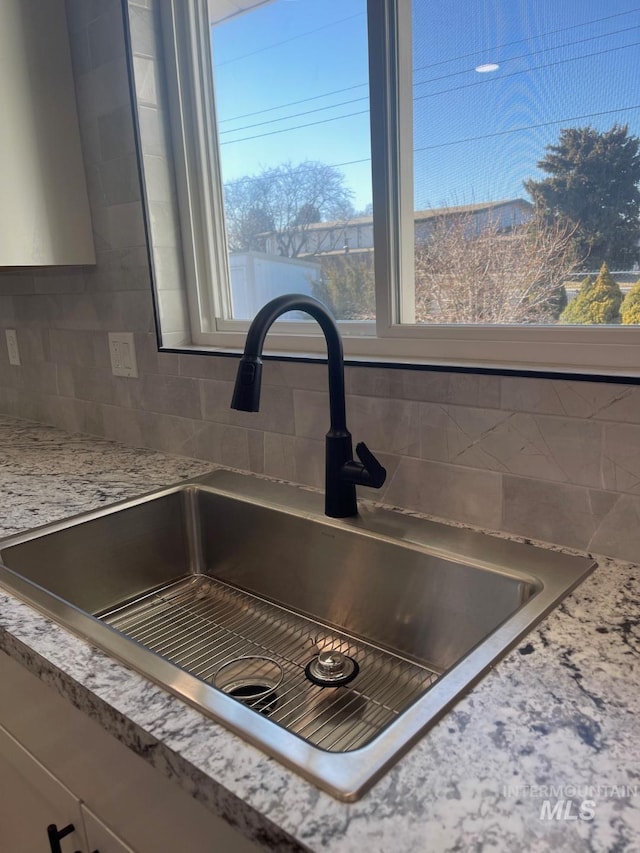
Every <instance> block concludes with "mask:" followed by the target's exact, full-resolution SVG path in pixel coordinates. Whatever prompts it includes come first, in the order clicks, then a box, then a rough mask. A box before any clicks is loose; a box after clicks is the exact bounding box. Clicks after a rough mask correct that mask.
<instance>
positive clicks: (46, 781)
mask: <svg viewBox="0 0 640 853" xmlns="http://www.w3.org/2000/svg"><path fill="white" fill-rule="evenodd" d="M50 824H55V825H56V826H57V828H58V829H59V830H60V829H63V828H64V827H66V826H68V825H69V824H72V825H73V826H74V831H73V832H70V833H69V834H68V835H66V836H65V837H64V838H62V839H61V840H60V848H61V850H62V851H63V853H74V851H76V850H78V851H85V850H86V849H87V848H86V844H85V838H84V830H83V827H82V816H81V813H80V803H79V802H78V800H77V799H76V797H74V796H73V794H72V793H71V792H70V791H69V790H68V789H67V788H65V787H64V785H61V784H60V782H58V780H57V779H56V778H55V777H54V776H52V775H51V774H50V773H49V771H48V770H47V769H46V768H45V767H43V766H42V765H41V764H40V763H39V762H38V761H36V760H35V759H34V758H33V756H31V755H30V754H29V753H28V752H27V751H26V750H25V749H24V748H23V747H22V746H21V744H20V743H19V742H18V741H17V740H15V738H13V737H12V736H11V735H10V734H9V733H8V732H7V731H6V730H5V729H3V728H2V727H1V726H0V849H1V850H2V851H3V853H4V851H6V853H49V851H50V850H51V845H50V842H49V839H48V837H47V827H48V826H49V825H50ZM114 849H115V848H114Z"/></svg>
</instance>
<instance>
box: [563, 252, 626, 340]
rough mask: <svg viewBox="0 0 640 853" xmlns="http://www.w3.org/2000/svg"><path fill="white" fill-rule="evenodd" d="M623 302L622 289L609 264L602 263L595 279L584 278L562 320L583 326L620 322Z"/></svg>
mask: <svg viewBox="0 0 640 853" xmlns="http://www.w3.org/2000/svg"><path fill="white" fill-rule="evenodd" d="M621 303H622V291H621V290H620V287H619V285H618V283H617V282H616V281H614V279H613V277H612V276H611V273H610V272H609V268H608V267H607V265H606V264H602V266H601V267H600V272H599V273H598V275H597V276H596V280H595V281H593V282H592V281H591V278H589V277H588V276H587V278H585V279H584V281H583V282H582V286H581V287H580V290H579V291H578V295H577V296H576V297H575V299H573V300H572V301H571V302H570V303H569V304H568V305H567V307H566V308H565V310H564V311H563V312H562V315H561V317H560V320H561V322H563V323H572V324H575V325H582V326H591V325H594V324H604V323H619V322H620V304H621Z"/></svg>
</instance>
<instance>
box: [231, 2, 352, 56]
mask: <svg viewBox="0 0 640 853" xmlns="http://www.w3.org/2000/svg"><path fill="white" fill-rule="evenodd" d="M362 15H364V12H356V14H355V15H349V16H348V17H346V18H340V19H339V20H337V21H330V22H329V23H328V24H323V25H322V26H321V27H316V28H315V29H314V30H307V31H306V32H304V33H298V35H297V36H291V37H290V38H288V39H283V40H282V41H276V42H273V44H268V45H265V47H259V48H258V49H257V50H252V51H250V52H249V53H243V54H241V55H240V56H234V57H233V59H227V60H225V61H224V62H218V63H217V65H216V66H215V67H216V69H217V68H222V67H223V66H224V65H231V63H232V62H239V61H240V60H241V59H247V58H248V57H250V56H256V54H258V53H264V52H265V51H266V50H272V49H273V48H274V47H280V46H281V45H283V44H289V42H292V41H296V40H297V39H301V38H304V37H305V36H310V35H313V33H319V32H320V30H326V29H329V27H335V26H337V25H338V24H344V23H346V22H347V21H352V20H353V19H354V18H361V17H362Z"/></svg>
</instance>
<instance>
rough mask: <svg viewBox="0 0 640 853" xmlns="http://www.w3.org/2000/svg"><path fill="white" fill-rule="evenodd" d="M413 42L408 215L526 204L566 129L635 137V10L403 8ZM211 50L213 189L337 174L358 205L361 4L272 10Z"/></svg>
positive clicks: (232, 26)
mask: <svg viewBox="0 0 640 853" xmlns="http://www.w3.org/2000/svg"><path fill="white" fill-rule="evenodd" d="M401 2H408V0H401ZM413 29H414V55H413V65H414V81H415V82H414V148H415V150H416V154H415V161H414V187H415V198H414V202H415V207H416V209H422V208H427V207H437V206H440V205H446V204H463V203H471V202H480V201H488V200H493V199H500V198H510V197H516V196H522V197H526V193H525V192H524V189H523V188H522V181H523V180H524V179H525V178H528V177H532V176H539V174H540V173H539V172H538V171H537V169H536V162H537V161H538V160H539V159H541V157H543V156H544V148H545V145H547V144H549V143H553V142H555V141H556V140H557V138H558V134H559V132H560V129H561V128H562V127H565V126H580V125H585V124H590V125H592V126H594V127H596V128H598V129H600V130H606V129H608V128H610V127H611V126H612V125H613V124H614V123H615V122H618V123H628V124H629V128H630V131H631V132H632V133H636V134H638V135H640V88H639V87H638V81H639V80H640V53H639V50H640V46H639V44H640V7H638V6H635V5H634V3H633V0H608V2H607V3H606V4H604V3H602V2H596V0H579V2H578V0H562V2H558V0H526V2H524V1H523V0H474V2H471V0H458V2H455V3H454V2H451V0H429V2H426V0H420V2H418V0H416V2H415V3H414V14H413ZM212 52H213V57H214V68H215V82H216V98H217V111H218V122H219V126H220V143H221V150H222V157H223V173H224V177H225V179H226V180H228V179H232V178H239V177H244V176H246V175H251V174H255V173H256V172H259V171H260V169H261V168H263V167H266V166H275V165H278V164H279V163H282V162H284V161H287V160H290V161H292V162H293V163H298V162H301V161H303V160H321V161H322V162H325V163H331V164H347V163H348V164H351V165H341V166H339V168H340V170H341V171H342V172H343V173H344V175H345V183H346V184H347V185H348V186H349V187H350V188H351V189H352V190H353V193H354V197H353V202H354V205H355V207H356V208H357V209H361V208H363V207H364V206H365V205H366V204H367V203H369V202H370V201H371V178H370V173H371V164H370V161H369V157H370V142H369V119H368V114H367V112H368V85H367V77H368V60H367V43H366V3H365V0H275V2H273V3H270V4H267V5H266V6H263V7H261V8H259V9H257V10H255V11H253V12H250V13H247V14H245V15H241V16H239V17H237V18H235V19H233V20H232V21H229V22H227V23H225V24H223V25H221V26H219V27H216V28H214V30H213V33H212ZM489 62H495V63H497V64H498V65H499V68H498V69H497V70H496V71H493V72H489V73H485V74H481V73H479V72H477V71H476V70H475V68H476V66H477V65H480V64H482V63H489ZM296 102H299V103H296ZM629 107H634V109H629ZM598 114H600V115H598ZM338 117H340V118H338ZM328 119H330V120H328ZM302 125H307V126H302ZM290 128H295V129H290ZM283 130H286V132H281V131H283ZM361 160H364V161H365V162H359V163H355V164H354V163H351V161H361Z"/></svg>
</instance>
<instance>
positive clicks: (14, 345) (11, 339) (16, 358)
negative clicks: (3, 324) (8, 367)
mask: <svg viewBox="0 0 640 853" xmlns="http://www.w3.org/2000/svg"><path fill="white" fill-rule="evenodd" d="M5 335H6V338H7V350H8V351H9V364H14V365H16V366H17V365H19V364H20V350H19V349H18V336H17V335H16V330H15V329H5Z"/></svg>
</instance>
